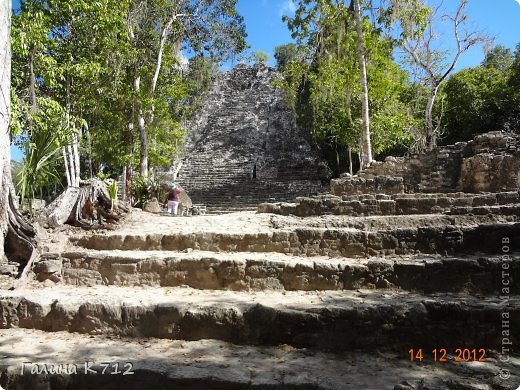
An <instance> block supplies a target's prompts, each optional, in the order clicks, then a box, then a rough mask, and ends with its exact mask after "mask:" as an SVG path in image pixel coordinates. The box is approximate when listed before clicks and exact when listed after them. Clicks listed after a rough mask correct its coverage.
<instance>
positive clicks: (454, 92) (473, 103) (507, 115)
mask: <svg viewBox="0 0 520 390" xmlns="http://www.w3.org/2000/svg"><path fill="white" fill-rule="evenodd" d="M518 57H519V54H518V49H517V50H516V51H515V53H514V55H513V54H512V53H511V51H510V50H509V49H507V48H504V47H503V46H497V47H495V48H492V49H491V50H489V51H488V53H487V55H486V57H485V58H484V60H483V62H482V65H480V66H476V67H474V68H468V69H463V70H461V71H459V72H457V73H455V74H454V75H453V76H452V77H450V79H449V80H448V81H447V82H446V85H445V88H444V89H443V93H444V95H445V97H446V99H445V106H446V109H445V116H444V134H445V139H444V142H445V143H451V142H457V141H467V140H469V139H471V138H472V137H473V136H475V135H476V134H481V133H483V132H487V131H494V130H505V131H513V132H519V131H520V126H519V125H520V109H519V108H518V107H519V106H520V93H519V90H520V88H519V87H520V85H519V84H518V79H519V77H520V66H518V65H519V64H520V60H519V58H518Z"/></svg>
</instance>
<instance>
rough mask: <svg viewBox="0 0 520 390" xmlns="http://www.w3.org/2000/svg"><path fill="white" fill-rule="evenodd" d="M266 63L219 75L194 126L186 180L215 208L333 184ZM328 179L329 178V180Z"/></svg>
mask: <svg viewBox="0 0 520 390" xmlns="http://www.w3.org/2000/svg"><path fill="white" fill-rule="evenodd" d="M277 77H278V74H277V73H276V72H275V71H274V70H273V69H272V68H269V67H267V66H265V65H263V64H257V65H255V66H254V67H252V68H248V67H246V66H245V65H239V66H237V67H236V68H234V69H233V70H231V71H230V72H227V73H224V74H219V75H217V76H216V77H215V79H214V82H213V85H212V87H211V90H210V91H209V93H208V94H207V96H206V98H205V99H204V103H203V110H202V112H201V113H200V114H199V115H198V116H197V118H195V119H194V120H193V121H192V122H191V123H190V124H189V125H188V128H189V131H190V139H189V143H188V145H187V149H188V151H189V153H188V154H187V156H186V157H185V158H184V159H183V161H182V167H181V170H180V172H179V174H178V179H177V180H178V181H179V182H180V183H181V184H182V186H183V187H184V188H186V191H187V192H188V194H189V195H190V197H191V198H192V199H193V202H194V203H203V204H206V205H207V206H208V208H215V207H217V208H219V207H220V208H224V209H225V208H227V209H230V208H231V209H232V208H233V207H235V208H244V207H248V206H249V207H256V206H257V205H258V204H259V203H261V202H266V201H287V200H292V199H294V198H295V197H296V196H306V195H310V194H312V193H316V192H322V191H325V190H326V189H327V187H326V186H325V185H327V184H328V180H327V179H328V178H329V177H330V171H329V169H328V168H327V165H326V164H325V162H324V161H322V160H321V159H320V157H319V154H318V150H317V147H316V145H315V143H314V142H313V141H312V139H311V137H310V134H309V133H306V132H305V131H304V130H303V129H301V128H299V127H298V126H297V125H296V122H295V118H294V113H293V112H292V111H291V110H290V109H289V108H288V107H287V105H286V104H285V102H284V98H283V94H282V92H281V91H280V90H278V89H276V88H275V87H274V85H273V82H274V81H275V79H276V78H277ZM324 184H325V185H324Z"/></svg>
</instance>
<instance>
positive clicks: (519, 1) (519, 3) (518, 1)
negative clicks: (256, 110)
mask: <svg viewBox="0 0 520 390" xmlns="http://www.w3.org/2000/svg"><path fill="white" fill-rule="evenodd" d="M515 1H516V2H517V3H518V5H520V0H515ZM518 388H519V389H520V386H518Z"/></svg>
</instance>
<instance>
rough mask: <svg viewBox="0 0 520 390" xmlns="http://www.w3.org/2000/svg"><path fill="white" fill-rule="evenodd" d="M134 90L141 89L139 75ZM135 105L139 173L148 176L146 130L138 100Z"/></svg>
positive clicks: (138, 90)
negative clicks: (139, 148) (138, 143)
mask: <svg viewBox="0 0 520 390" xmlns="http://www.w3.org/2000/svg"><path fill="white" fill-rule="evenodd" d="M134 90H135V92H137V94H139V92H140V91H141V76H137V77H136V78H135V80H134ZM137 106H138V107H137V128H138V129H139V139H140V141H141V153H140V173H141V176H143V177H148V132H147V131H146V123H145V121H144V115H143V108H142V106H141V103H140V102H138V104H137Z"/></svg>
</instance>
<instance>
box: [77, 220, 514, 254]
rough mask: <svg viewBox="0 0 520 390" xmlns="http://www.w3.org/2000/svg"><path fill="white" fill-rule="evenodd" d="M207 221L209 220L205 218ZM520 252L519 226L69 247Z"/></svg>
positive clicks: (98, 237) (212, 235)
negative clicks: (504, 244)
mask: <svg viewBox="0 0 520 390" xmlns="http://www.w3.org/2000/svg"><path fill="white" fill-rule="evenodd" d="M207 218H211V216H208V217H207ZM506 238H507V240H508V250H510V251H520V223H502V224H489V225H485V224H480V225H477V226H467V227H458V226H453V225H440V226H424V227H416V228H414V227H410V228H400V227H396V228H390V229H384V230H383V229H380V230H372V229H370V230H360V229H352V228H314V227H301V228H300V227H296V228H293V229H292V230H270V231H269V230H266V231H260V232H258V231H257V232H251V233H248V232H243V233H224V232H222V233H221V232H216V231H202V232H201V231H195V232H183V231H182V229H178V230H177V231H175V230H174V231H167V230H165V233H163V234H160V233H150V234H146V233H144V232H139V233H135V232H134V233H132V232H121V231H119V232H111V233H110V234H105V233H101V234H99V233H94V234H92V235H89V236H75V237H71V238H70V240H71V242H72V243H73V244H75V245H77V246H80V247H83V248H86V249H95V250H117V249H119V250H166V251H183V250H204V251H213V252H278V253H285V254H293V255H297V256H317V255H321V256H331V257H336V256H343V257H369V256H385V255H407V254H418V253H427V254H449V253H475V252H483V253H491V254H500V253H502V252H501V251H502V246H503V245H502V243H503V240H504V239H506Z"/></svg>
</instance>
